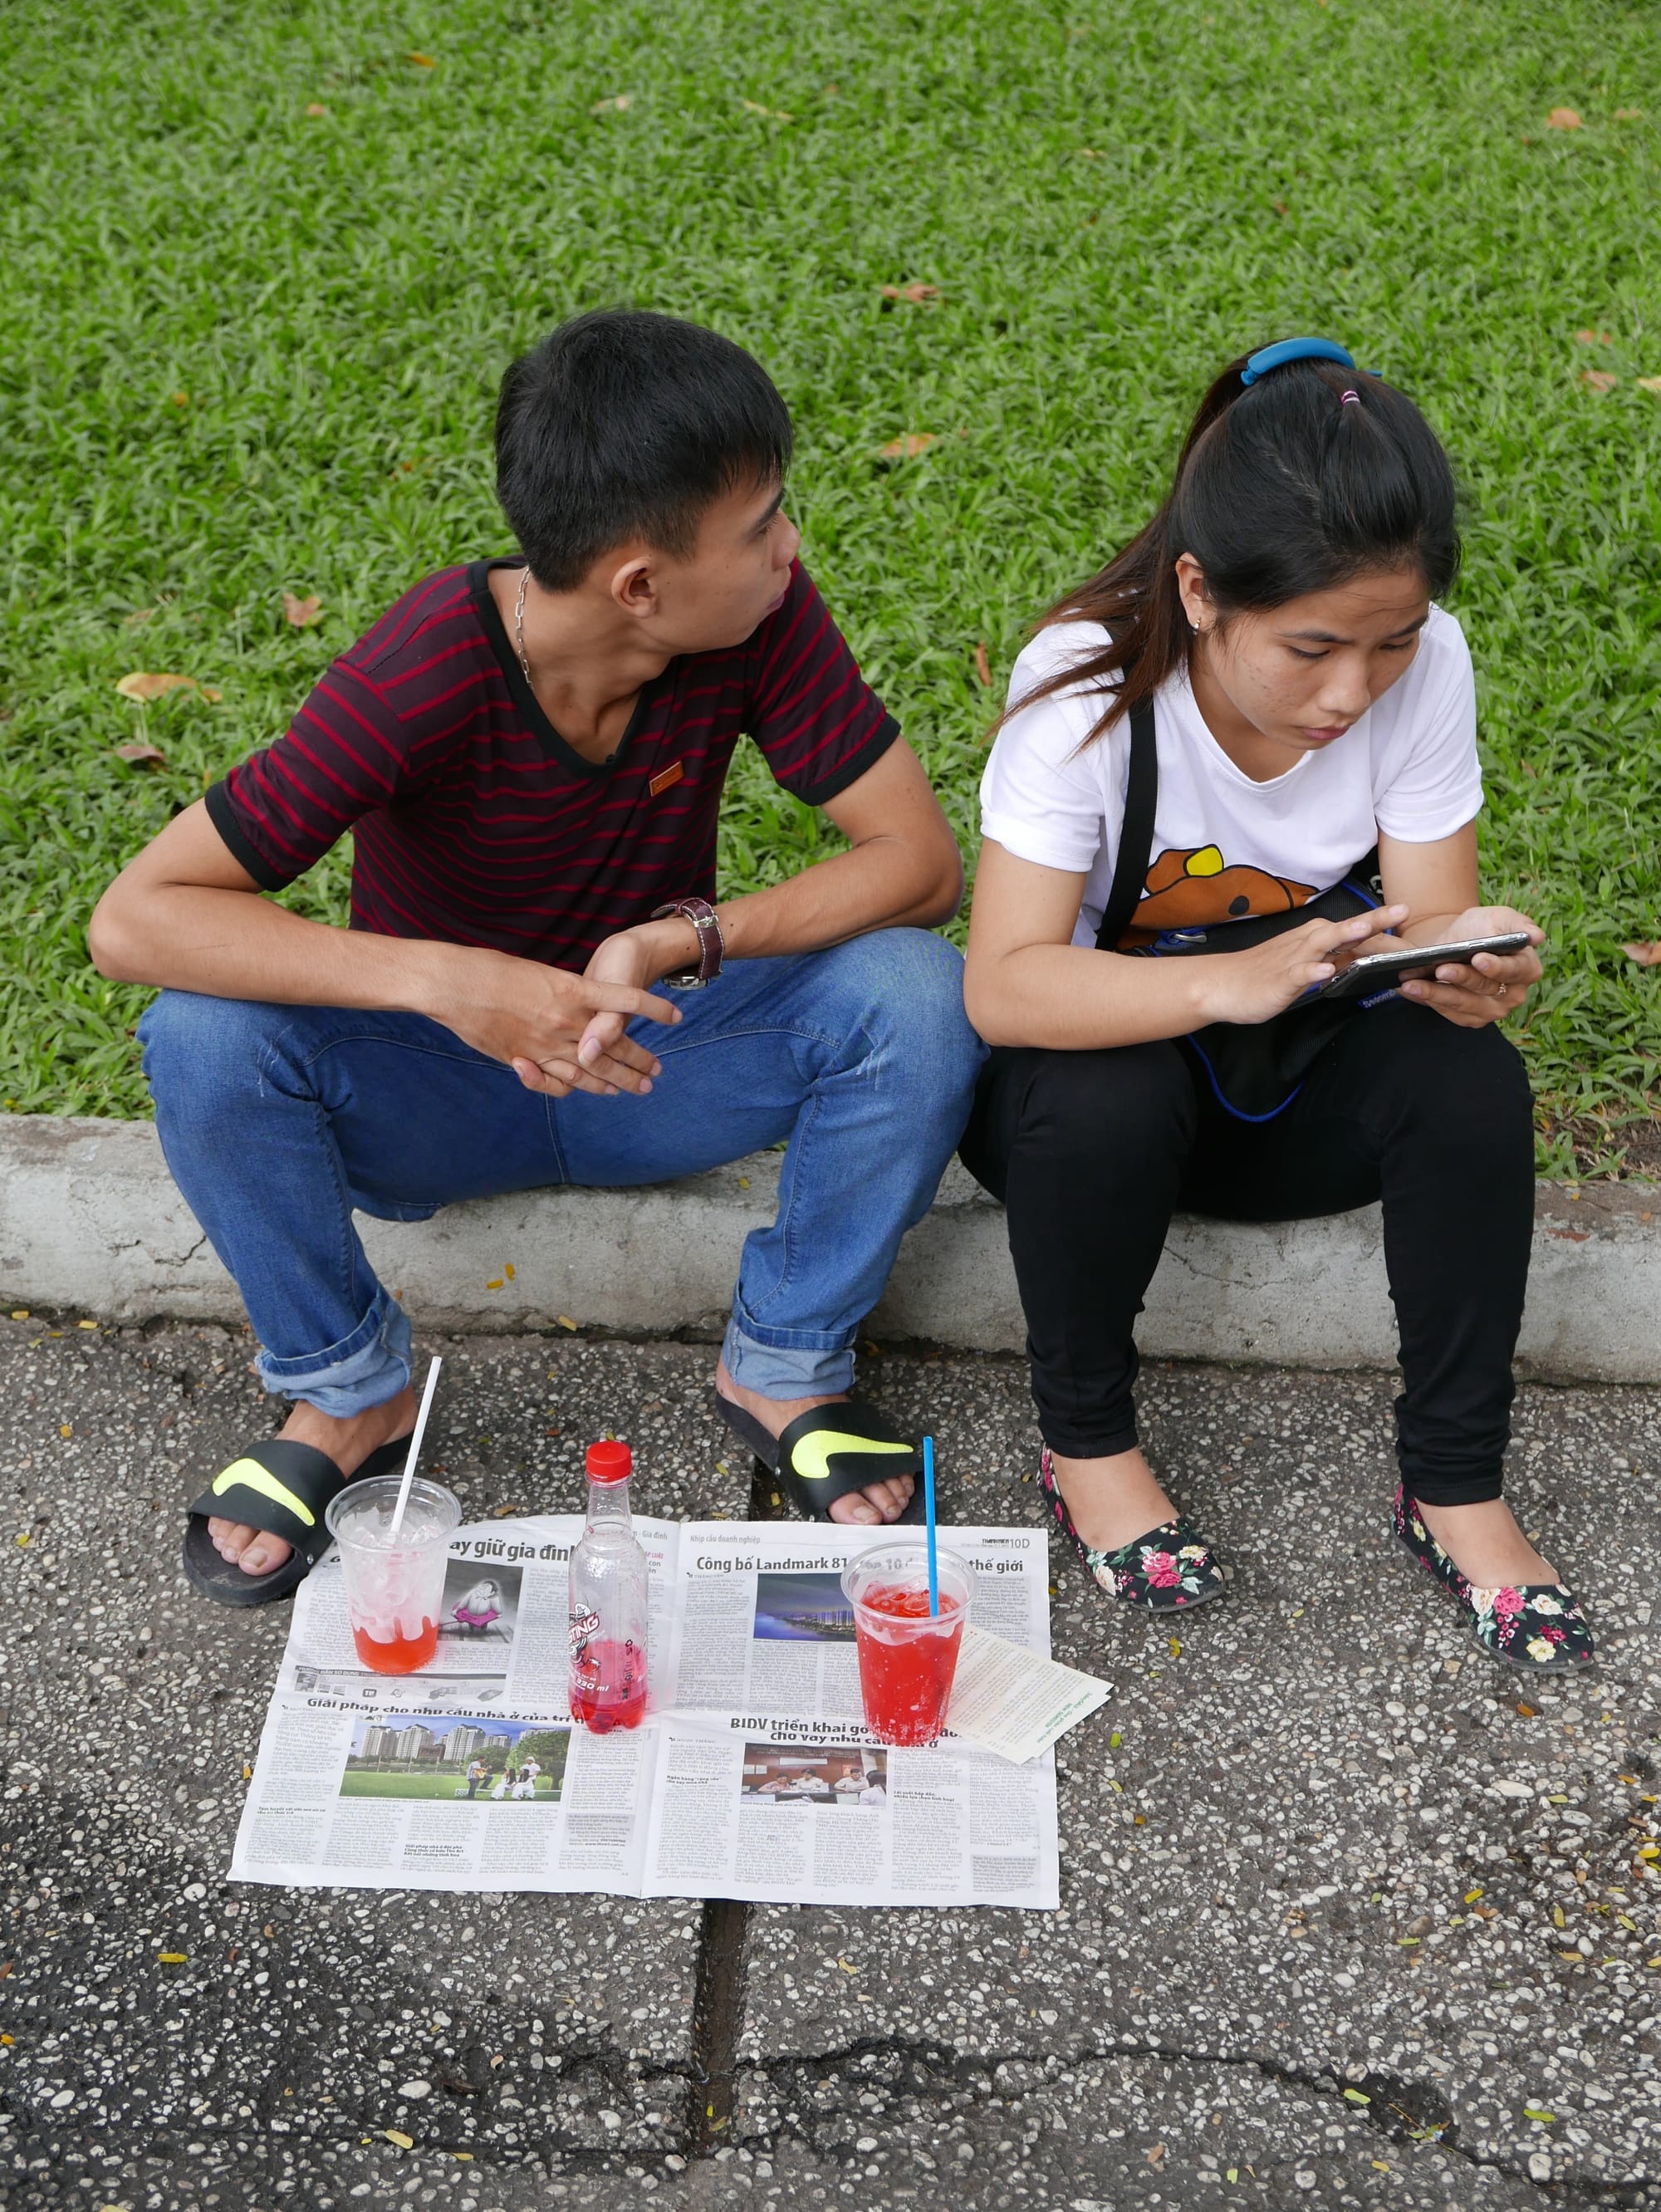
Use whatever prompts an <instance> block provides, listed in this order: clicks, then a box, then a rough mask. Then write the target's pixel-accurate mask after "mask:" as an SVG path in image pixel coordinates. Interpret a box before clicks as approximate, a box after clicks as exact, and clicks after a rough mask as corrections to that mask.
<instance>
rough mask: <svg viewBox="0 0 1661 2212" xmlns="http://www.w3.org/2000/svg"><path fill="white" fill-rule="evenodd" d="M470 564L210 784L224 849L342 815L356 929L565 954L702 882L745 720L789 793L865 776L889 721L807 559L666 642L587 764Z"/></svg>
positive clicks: (257, 843)
mask: <svg viewBox="0 0 1661 2212" xmlns="http://www.w3.org/2000/svg"><path fill="white" fill-rule="evenodd" d="M517 565H518V563H516V562H488V561H476V562H473V563H471V565H470V566H468V567H465V568H445V569H441V570H440V571H439V574H437V575H435V576H429V577H428V578H427V580H426V582H424V583H422V584H418V585H417V586H415V589H414V590H413V591H411V592H407V593H406V594H405V595H404V597H403V599H400V600H399V601H398V603H397V605H396V606H394V607H393V608H392V609H391V611H390V612H389V613H388V614H386V615H385V617H383V618H382V620H381V621H379V623H376V625H375V627H374V628H373V629H372V630H371V631H370V632H369V634H368V635H367V637H364V638H362V639H361V640H360V641H359V642H358V643H357V644H356V645H355V646H354V647H352V648H351V650H350V651H349V652H348V653H343V654H342V655H341V657H340V659H338V660H336V662H335V663H334V664H333V665H332V666H331V667H330V669H329V671H328V672H327V673H326V674H325V675H324V678H323V679H322V681H321V682H320V683H319V684H318V685H317V687H316V689H315V690H313V691H312V695H311V696H310V697H309V698H308V699H307V700H306V703H305V705H304V706H303V707H302V708H300V712H299V714H297V715H296V716H295V717H294V722H293V723H292V725H291V726H290V727H289V729H288V732H287V733H286V734H285V735H284V736H282V737H281V738H278V739H277V741H276V744H273V745H270V746H269V747H267V748H265V749H264V750H261V751H259V752H257V753H254V754H253V755H252V756H251V757H250V758H249V759H247V760H246V761H244V762H243V763H241V765H240V766H239V767H237V768H234V769H232V770H231V772H230V774H229V775H227V776H226V778H225V779H224V781H222V782H221V783H217V784H215V786H214V787H213V788H212V789H211V790H210V791H209V793H208V801H207V803H208V812H209V817H210V818H211V819H212V821H213V823H214V825H215V828H216V829H218V831H219V833H220V835H221V837H222V838H223V839H224V841H225V842H226V844H227V847H228V848H230V851H231V852H232V854H233V855H234V856H235V858H236V859H237V860H239V861H240V863H241V864H242V866H244V867H245V868H246V870H247V872H248V873H249V874H250V875H251V876H252V878H253V879H254V881H255V882H256V883H257V884H259V885H261V887H262V888H263V889H264V890H282V888H283V886H284V885H285V884H290V883H292V882H293V881H294V878H296V877H297V876H300V875H303V874H304V872H306V869H307V868H309V867H310V866H312V863H313V862H314V861H315V860H318V858H319V857H320V855H321V854H324V853H326V852H327V851H328V849H329V848H330V846H331V845H333V844H334V843H335V842H336V839H338V838H339V837H340V836H343V834H344V832H345V831H347V830H348V829H349V830H350V831H351V832H352V835H353V838H354V841H355V856H354V860H353V866H352V914H351V922H352V927H353V928H354V929H370V930H377V931H379V933H381V934H382V935H383V936H388V937H410V938H432V939H444V940H446V941H447V942H449V943H451V944H455V945H486V946H490V947H492V948H494V950H496V951H502V952H512V953H518V954H519V955H520V956H522V957H524V958H526V959H530V960H542V961H546V962H549V963H551V964H552V965H554V966H555V967H561V968H570V969H580V968H582V967H583V965H584V964H585V962H586V961H587V959H588V957H589V955H590V954H591V952H592V951H593V950H594V948H595V946H596V945H598V944H599V943H600V941H601V939H603V938H605V937H608V936H609V935H611V933H613V932H614V931H615V930H619V929H627V928H628V927H631V926H632V925H633V924H634V923H637V922H640V921H645V920H646V918H647V916H648V915H650V914H651V912H652V908H654V907H657V906H661V905H663V904H664V902H666V901H668V900H670V899H674V898H684V897H687V896H692V895H697V896H701V897H704V898H712V897H713V896H714V895H715V835H716V817H717V813H718V808H719V805H720V798H721V787H722V785H723V783H724V781H725V778H726V772H727V764H728V763H729V762H730V759H731V757H732V752H733V748H734V746H735V745H736V744H737V742H738V739H739V738H740V737H741V736H742V735H744V734H746V733H748V734H749V736H750V737H752V738H754V739H755V742H756V744H758V745H759V746H760V747H761V751H762V752H763V754H764V755H765V756H766V757H767V765H768V767H769V768H770V769H772V771H773V775H774V776H775V777H776V778H777V779H778V781H779V782H780V783H781V784H782V785H783V786H784V787H785V790H786V791H788V792H790V793H793V795H794V796H795V797H796V798H797V799H805V800H806V801H807V802H808V803H809V805H821V804H822V803H823V802H824V801H825V800H826V799H833V798H834V797H835V795H836V794H837V793H838V792H840V791H842V790H844V789H846V787H847V786H848V785H849V784H851V783H852V782H854V781H856V780H857V779H858V777H859V776H861V775H864V773H865V770H866V769H868V768H870V766H871V765H872V764H873V763H875V762H876V760H878V759H879V758H880V757H881V756H882V754H883V753H884V752H885V751H886V750H887V749H888V746H889V745H890V744H892V743H893V742H894V738H896V737H897V736H898V735H899V726H898V725H897V723H896V722H895V721H894V718H893V716H892V715H891V714H888V713H887V711H886V710H885V709H884V708H883V706H882V702H881V700H879V699H878V698H877V697H876V694H875V693H874V692H873V691H871V690H870V688H869V687H868V686H867V684H865V683H864V679H863V678H861V676H860V673H859V670H858V665H857V664H856V662H855V660H854V658H853V655H852V653H851V652H850V651H849V649H848V647H847V645H846V641H844V639H843V637H842V635H841V634H840V631H839V630H838V629H837V628H836V625H835V623H833V622H832V620H831V618H830V616H829V614H828V612H827V610H826V608H825V605H824V602H823V601H822V600H821V598H820V596H819V594H818V592H816V591H815V588H814V586H813V583H812V581H811V580H810V579H809V575H808V574H807V571H806V570H805V569H804V568H802V566H801V565H800V563H799V562H798V563H797V566H796V567H795V568H793V569H792V570H791V582H790V588H789V591H788V592H787V593H786V595H785V600H784V603H783V605H781V606H779V608H778V610H777V611H775V612H774V613H773V614H771V615H769V616H767V618H766V619H765V620H764V621H763V622H762V623H761V624H760V626H759V627H758V628H757V629H755V631H754V632H752V634H751V635H750V636H749V638H747V639H746V640H745V641H744V643H743V644H742V645H738V646H733V647H730V648H727V649H724V650H722V651H720V652H715V653H687V654H684V655H682V656H681V657H680V658H679V659H675V660H671V661H670V664H669V665H668V666H667V667H666V668H665V669H664V671H663V673H662V675H661V676H658V678H655V679H654V680H653V681H652V682H651V683H649V684H646V686H645V687H644V688H643V689H642V690H641V692H640V698H639V701H638V702H637V703H636V706H635V708H634V711H633V715H632V716H631V717H630V720H629V724H628V727H627V731H626V732H624V734H623V737H622V738H621V742H620V744H619V745H618V747H617V750H616V751H615V753H614V754H613V755H612V757H611V758H610V759H609V761H606V762H601V763H597V762H593V761H587V760H585V759H584V758H583V757H582V756H581V755H580V754H579V753H577V752H574V751H573V750H572V748H571V747H570V746H569V745H568V744H567V743H566V742H565V740H564V739H563V738H561V736H560V734H559V732H557V731H556V730H555V728H554V726H553V725H552V724H551V723H550V722H549V720H548V717H547V716H546V714H543V710H542V708H540V707H539V706H538V705H537V703H536V697H535V696H534V694H533V693H532V691H531V690H530V685H529V684H527V683H526V681H525V679H524V671H523V670H522V669H521V668H520V666H519V664H518V658H517V656H516V655H515V653H514V652H513V650H512V647H511V645H510V644H509V641H508V638H507V635H506V630H505V629H504V628H503V625H502V620H501V616H500V612H499V611H498V609H497V606H496V604H495V601H494V599H492V597H491V595H490V587H489V584H488V574H489V572H490V570H491V568H493V567H504V566H517Z"/></svg>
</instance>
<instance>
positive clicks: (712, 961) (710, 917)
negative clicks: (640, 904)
mask: <svg viewBox="0 0 1661 2212" xmlns="http://www.w3.org/2000/svg"><path fill="white" fill-rule="evenodd" d="M671 914H678V915H680V916H681V917H682V920H683V921H689V922H690V923H691V924H692V926H693V927H694V929H695V930H696V931H697V933H698V966H697V969H696V971H695V972H694V970H693V969H690V968H687V969H681V970H680V971H679V972H678V973H677V974H676V975H665V976H664V982H666V983H670V984H674V985H676V987H679V988H680V989H682V990H683V991H691V990H696V989H697V988H698V987H699V986H700V984H703V983H712V982H713V981H714V980H715V978H716V977H717V976H718V975H719V974H720V972H721V962H722V960H723V959H724V957H725V954H726V949H727V948H726V939H724V937H723V936H722V934H721V925H720V922H719V921H718V919H717V917H716V913H715V909H714V908H713V907H712V905H711V904H710V902H709V901H708V900H707V899H703V898H683V899H671V900H670V902H669V904H668V905H667V906H660V907H656V908H653V910H652V920H653V921H664V920H665V919H666V917H667V916H668V915H671Z"/></svg>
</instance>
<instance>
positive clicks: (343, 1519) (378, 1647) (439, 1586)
mask: <svg viewBox="0 0 1661 2212" xmlns="http://www.w3.org/2000/svg"><path fill="white" fill-rule="evenodd" d="M400 1480H401V1478H400V1477H399V1476H397V1475H396V1474H379V1475H375V1476H373V1477H372V1478H371V1479H370V1480H368V1481H367V1482H349V1483H348V1484H347V1486H346V1487H345V1489H344V1490H343V1491H342V1492H341V1493H340V1495H339V1497H338V1498H334V1499H332V1500H331V1501H330V1505H329V1507H328V1510H327V1511H326V1512H325V1513H324V1516H323V1517H324V1520H325V1521H326V1522H327V1523H328V1525H329V1534H330V1535H331V1536H332V1537H333V1538H334V1540H335V1541H336V1544H338V1545H339V1547H340V1563H341V1565H342V1566H343V1568H344V1570H345V1572H346V1609H347V1611H348V1613H349V1614H350V1615H351V1620H352V1641H353V1643H354V1644H356V1646H357V1650H358V1657H359V1658H360V1659H361V1661H362V1662H363V1664H364V1665H365V1666H366V1667H370V1668H373V1669H374V1671H375V1673H376V1674H414V1673H415V1669H416V1668H418V1667H424V1666H426V1664H427V1661H428V1660H429V1659H430V1658H431V1657H432V1656H433V1653H434V1652H435V1651H436V1650H438V1648H439V1611H440V1609H441V1606H442V1601H443V1597H444V1571H445V1568H446V1565H447V1564H448V1562H449V1559H450V1538H451V1535H452V1533H453V1531H454V1530H455V1528H456V1527H457V1525H458V1522H460V1520H461V1500H460V1499H459V1498H458V1497H457V1496H456V1494H455V1492H454V1491H452V1490H446V1488H445V1487H444V1486H443V1484H442V1483H438V1482H428V1481H427V1480H426V1479H425V1478H424V1477H423V1476H421V1475H417V1476H416V1477H415V1480H414V1481H413V1482H412V1483H411V1484H410V1486H409V1503H408V1504H406V1505H405V1507H404V1509H403V1521H402V1522H400V1523H399V1526H398V1533H397V1539H396V1541H395V1540H394V1539H393V1536H392V1516H393V1514H394V1512H395V1511H396V1510H397V1501H398V1485H399V1481H400Z"/></svg>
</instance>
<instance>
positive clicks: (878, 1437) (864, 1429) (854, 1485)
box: [715, 1391, 924, 1528]
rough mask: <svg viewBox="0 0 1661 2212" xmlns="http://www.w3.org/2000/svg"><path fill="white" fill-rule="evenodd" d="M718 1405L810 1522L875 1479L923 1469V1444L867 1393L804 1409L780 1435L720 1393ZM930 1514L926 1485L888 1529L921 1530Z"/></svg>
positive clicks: (917, 1490) (824, 1516)
mask: <svg viewBox="0 0 1661 2212" xmlns="http://www.w3.org/2000/svg"><path fill="white" fill-rule="evenodd" d="M715 1402H716V1404H717V1405H718V1407H720V1409H721V1419H723V1420H724V1422H725V1423H726V1425H727V1426H728V1427H729V1428H730V1430H731V1431H732V1432H733V1434H734V1435H735V1436H736V1437H740V1438H742V1440H743V1442H744V1443H747V1444H748V1445H749V1448H750V1449H751V1450H752V1451H753V1452H754V1453H755V1456H756V1458H757V1459H759V1460H760V1461H761V1464H762V1466H763V1467H765V1468H767V1471H768V1473H769V1474H771V1475H772V1476H773V1480H775V1481H776V1482H777V1483H778V1485H779V1488H780V1489H781V1490H782V1491H783V1492H784V1493H785V1497H786V1498H789V1500H790V1502H791V1504H792V1505H794V1506H796V1507H797V1509H798V1510H800V1511H802V1512H803V1513H805V1514H806V1515H807V1516H808V1518H809V1520H810V1521H828V1520H829V1519H830V1517H831V1516H830V1509H831V1507H832V1506H833V1505H834V1504H835V1503H836V1501H837V1499H838V1498H846V1496H847V1495H848V1493H849V1492H850V1491H854V1490H863V1489H864V1487H865V1486H866V1484H867V1483H868V1482H886V1481H888V1480H890V1479H891V1478H892V1477H894V1475H897V1474H909V1475H913V1476H920V1475H921V1474H922V1472H923V1456H922V1454H921V1453H920V1452H919V1451H918V1449H917V1447H916V1445H915V1444H913V1443H911V1442H909V1440H908V1439H907V1438H906V1437H902V1436H901V1435H900V1431H899V1430H898V1429H896V1428H895V1427H894V1425H893V1423H892V1422H890V1421H888V1420H886V1419H884V1418H883V1416H882V1414H881V1413H878V1412H877V1410H876V1407H875V1406H871V1405H868V1404H867V1403H866V1401H864V1399H863V1398H838V1399H836V1400H835V1401H834V1402H833V1403H832V1404H830V1405H828V1406H815V1407H814V1409H813V1411H812V1412H811V1413H798V1414H797V1417H796V1419H794V1420H793V1421H791V1423H790V1424H789V1425H788V1426H787V1427H786V1428H785V1431H783V1433H782V1434H781V1435H779V1436H777V1437H773V1436H770V1435H769V1434H768V1432H767V1430H766V1429H764V1428H763V1427H762V1425H761V1422H760V1421H758V1420H757V1419H755V1416H754V1415H753V1414H751V1413H746V1412H745V1411H744V1409H743V1407H742V1406H736V1405H734V1403H733V1402H732V1401H731V1399H730V1398H724V1397H723V1396H722V1395H721V1393H720V1392H719V1391H717V1392H716V1394H715ZM923 1518H924V1507H923V1490H922V1486H921V1484H920V1482H919V1483H918V1485H917V1486H916V1487H914V1488H913V1490H912V1494H911V1498H910V1499H909V1500H908V1502H907V1504H906V1510H905V1511H904V1512H903V1513H902V1514H901V1515H900V1517H899V1519H898V1520H897V1521H891V1522H889V1523H888V1526H889V1527H890V1528H917V1527H918V1526H919V1525H920V1524H921V1522H922V1521H923Z"/></svg>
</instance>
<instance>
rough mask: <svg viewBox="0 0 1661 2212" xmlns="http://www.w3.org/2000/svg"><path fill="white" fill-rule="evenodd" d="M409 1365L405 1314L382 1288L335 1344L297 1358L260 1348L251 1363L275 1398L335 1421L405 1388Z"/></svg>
mask: <svg viewBox="0 0 1661 2212" xmlns="http://www.w3.org/2000/svg"><path fill="white" fill-rule="evenodd" d="M413 1364H414V1358H413V1350H412V1346H411V1341H410V1333H409V1315H408V1314H407V1313H405V1311H404V1310H403V1307H402V1306H401V1305H399V1304H398V1303H397V1300H396V1299H395V1298H391V1297H388V1296H387V1294H386V1292H385V1291H384V1290H378V1291H376V1292H375V1297H374V1303H373V1304H372V1305H371V1306H370V1309H369V1310H368V1312H367V1314H365V1316H364V1317H363V1319H362V1320H361V1322H359V1323H358V1325H357V1327H356V1328H355V1329H354V1330H353V1331H352V1334H350V1335H349V1336H343V1338H342V1339H341V1340H340V1342H339V1343H338V1344H331V1345H330V1346H328V1348H327V1349H326V1350H325V1351H323V1352H312V1353H310V1354H308V1355H307V1356H306V1358H300V1359H277V1358H273V1356H272V1355H271V1353H270V1352H266V1351H265V1350H264V1349H263V1348H262V1350H261V1352H260V1354H259V1357H258V1359H257V1360H256V1361H255V1362H254V1367H255V1371H256V1372H257V1373H258V1376H259V1379H260V1381H261V1382H262V1383H264V1386H265V1388H266V1389H268V1390H269V1391H270V1392H271V1393H272V1394H273V1395H274V1396H276V1397H280V1398H303V1399H304V1400H305V1401H306V1404H307V1405H308V1406H315V1407H317V1409H318V1413H327V1414H328V1415H329V1416H330V1419H334V1420H337V1421H343V1420H345V1419H348V1418H349V1416H350V1415H352V1414H354V1413H367V1412H368V1410H369V1408H370V1407H371V1406H381V1405H385V1402H386V1401H387V1400H388V1399H389V1398H396V1397H397V1395H398V1392H399V1391H400V1390H403V1389H408V1388H409V1376H410V1374H411V1372H412V1370H413Z"/></svg>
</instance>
